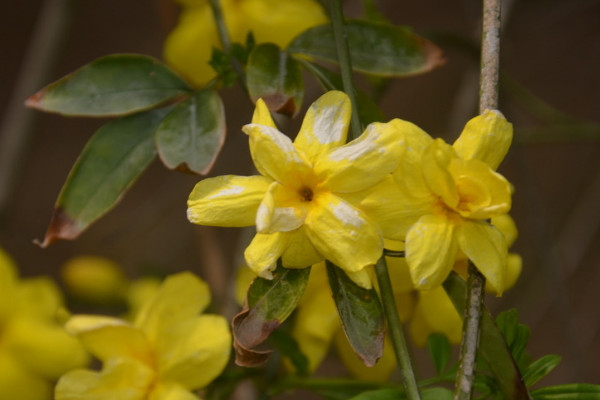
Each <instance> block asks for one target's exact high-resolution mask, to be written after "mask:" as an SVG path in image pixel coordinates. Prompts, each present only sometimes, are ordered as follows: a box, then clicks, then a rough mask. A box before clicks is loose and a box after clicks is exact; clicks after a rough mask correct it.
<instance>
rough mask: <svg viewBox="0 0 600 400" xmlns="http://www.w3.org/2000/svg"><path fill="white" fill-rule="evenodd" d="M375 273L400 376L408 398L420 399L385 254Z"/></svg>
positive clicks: (410, 399)
mask: <svg viewBox="0 0 600 400" xmlns="http://www.w3.org/2000/svg"><path fill="white" fill-rule="evenodd" d="M375 274H376V275H377V282H378V283H379V291H380V292H381V301H382V302H383V311H384V313H385V318H386V320H387V326H388V331H389V334H390V338H391V340H392V343H393V345H394V353H395V354H396V361H397V362H398V366H399V368H400V376H401V378H402V383H403V385H404V388H405V390H406V398H407V399H409V400H415V399H420V395H419V388H418V386H417V381H416V379H415V374H414V372H413V369H412V363H411V361H410V354H409V353H408V346H407V345H406V339H405V338H404V331H403V330H402V323H401V322H400V318H399V317H398V309H397V308H396V302H395V300H394V293H393V291H392V283H391V282H390V276H389V274H388V270H387V265H386V262H385V257H384V256H381V258H380V259H379V261H377V264H375Z"/></svg>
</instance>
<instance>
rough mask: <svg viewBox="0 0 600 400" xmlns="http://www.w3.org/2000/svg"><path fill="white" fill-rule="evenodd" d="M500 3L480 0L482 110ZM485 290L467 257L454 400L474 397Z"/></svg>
mask: <svg viewBox="0 0 600 400" xmlns="http://www.w3.org/2000/svg"><path fill="white" fill-rule="evenodd" d="M500 7H501V4H500V0H483V29H482V35H481V76H480V82H479V112H480V113H483V111H484V110H486V109H495V108H498V80H499V70H500ZM484 293H485V277H484V276H483V275H482V274H481V272H479V271H478V270H477V268H476V267H475V265H473V263H472V262H470V261H469V278H468V280H467V296H466V297H467V298H466V305H465V315H464V318H463V335H462V340H461V346H460V353H459V365H458V371H457V374H456V387H455V391H454V399H455V400H470V399H471V398H472V397H473V385H474V383H475V366H476V358H477V348H478V346H479V336H480V326H481V317H482V310H483V295H484Z"/></svg>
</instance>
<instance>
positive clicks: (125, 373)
mask: <svg viewBox="0 0 600 400" xmlns="http://www.w3.org/2000/svg"><path fill="white" fill-rule="evenodd" d="M209 302H210V293H209V289H208V286H207V285H206V283H204V282H203V281H201V280H200V279H198V278H197V277H196V276H194V275H193V274H191V273H187V272H184V273H180V274H176V275H173V276H171V277H169V278H167V279H166V280H165V281H164V283H163V284H162V286H161V287H160V288H159V289H158V291H157V292H156V294H155V295H154V296H152V297H151V298H150V299H149V300H148V301H147V302H146V303H145V304H144V306H143V307H142V308H141V310H140V312H139V313H138V314H137V315H136V317H135V320H134V322H133V323H129V322H127V321H125V320H122V319H118V318H113V317H104V316H96V315H75V316H72V317H71V318H70V319H69V321H68V322H67V324H66V328H67V330H68V331H69V332H71V333H72V334H74V335H76V336H78V337H79V338H80V339H81V341H82V343H83V344H84V346H85V347H86V348H87V349H88V350H89V352H90V353H91V354H93V355H94V356H95V357H97V358H98V359H99V360H100V361H101V362H102V370H101V371H100V372H96V371H91V370H83V369H80V370H75V371H71V372H69V373H67V374H66V375H64V376H63V377H62V378H61V379H60V380H59V382H58V384H57V386H56V391H55V393H56V400H75V399H77V400H86V399H88V400H92V399H93V400H96V399H119V400H158V399H182V400H183V399H185V400H188V399H189V400H193V399H197V396H196V395H194V394H193V393H192V392H193V391H195V390H198V389H200V388H202V387H204V386H206V385H207V384H208V383H209V382H211V381H212V380H213V379H214V378H216V377H217V376H218V375H219V374H220V373H221V372H222V370H223V369H224V368H225V365H226V364H227V361H228V360H229V353H230V348H231V334H230V332H229V328H228V323H227V321H226V320H225V318H223V317H221V316H218V315H200V313H201V312H202V311H203V310H204V309H205V308H206V306H207V305H208V304H209Z"/></svg>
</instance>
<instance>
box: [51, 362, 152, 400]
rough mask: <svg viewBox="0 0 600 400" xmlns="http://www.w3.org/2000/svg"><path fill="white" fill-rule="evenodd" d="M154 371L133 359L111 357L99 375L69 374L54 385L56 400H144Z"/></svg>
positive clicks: (88, 372)
mask: <svg viewBox="0 0 600 400" xmlns="http://www.w3.org/2000/svg"><path fill="white" fill-rule="evenodd" d="M153 378H154V371H153V370H152V369H151V368H150V367H148V366H147V365H145V364H144V363H141V362H139V361H136V360H131V359H128V358H114V359H111V360H110V361H108V362H107V363H105V364H104V367H103V368H102V371H101V372H99V373H98V372H93V371H88V370H82V369H80V370H75V371H71V372H69V373H68V374H66V375H63V377H62V378H60V380H59V381H58V383H57V384H56V389H55V398H56V400H115V399H119V400H146V398H147V393H148V391H149V388H150V385H151V383H152V380H153Z"/></svg>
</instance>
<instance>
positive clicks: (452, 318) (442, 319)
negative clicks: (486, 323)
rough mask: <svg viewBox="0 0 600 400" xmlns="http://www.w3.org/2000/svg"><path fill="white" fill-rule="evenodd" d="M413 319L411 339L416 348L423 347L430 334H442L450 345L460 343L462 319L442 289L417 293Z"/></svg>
mask: <svg viewBox="0 0 600 400" xmlns="http://www.w3.org/2000/svg"><path fill="white" fill-rule="evenodd" d="M414 318H415V320H416V326H415V328H414V330H415V332H414V335H413V338H414V340H415V344H417V345H418V346H424V345H425V343H426V341H427V336H429V335H430V334H432V333H443V334H445V335H446V336H447V337H448V340H450V342H451V343H453V344H458V343H460V338H461V335H462V319H461V317H460V315H459V314H458V312H457V311H456V308H454V305H453V304H452V301H451V300H450V298H449V297H448V295H447V294H446V291H445V290H444V289H443V288H442V287H437V288H435V289H433V290H427V291H422V292H419V300H418V303H417V308H416V310H415V317H414ZM417 334H418V336H417ZM415 336H416V337H415Z"/></svg>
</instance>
